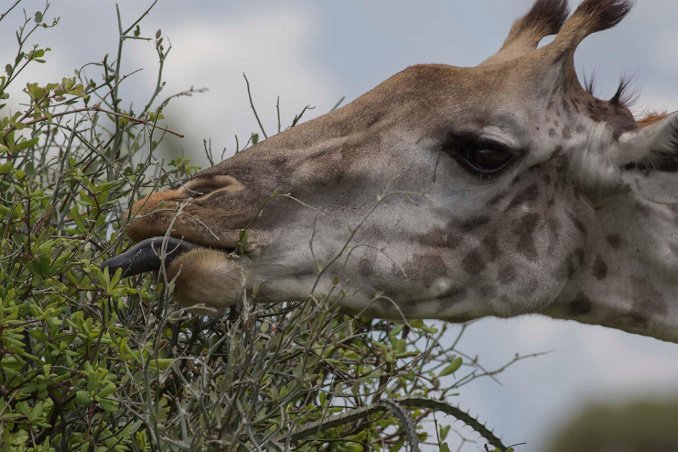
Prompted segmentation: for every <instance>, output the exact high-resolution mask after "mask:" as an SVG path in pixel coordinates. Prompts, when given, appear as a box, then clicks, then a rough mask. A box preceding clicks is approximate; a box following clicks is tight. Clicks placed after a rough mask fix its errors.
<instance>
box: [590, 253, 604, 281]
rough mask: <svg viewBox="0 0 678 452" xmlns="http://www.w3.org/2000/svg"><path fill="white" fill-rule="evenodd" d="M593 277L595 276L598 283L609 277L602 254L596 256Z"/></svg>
mask: <svg viewBox="0 0 678 452" xmlns="http://www.w3.org/2000/svg"><path fill="white" fill-rule="evenodd" d="M593 276H595V277H596V279H597V280H598V281H602V280H603V279H605V278H606V277H607V264H606V263H605V261H604V260H603V258H602V257H601V256H600V254H599V255H597V256H596V260H595V262H594V263H593Z"/></svg>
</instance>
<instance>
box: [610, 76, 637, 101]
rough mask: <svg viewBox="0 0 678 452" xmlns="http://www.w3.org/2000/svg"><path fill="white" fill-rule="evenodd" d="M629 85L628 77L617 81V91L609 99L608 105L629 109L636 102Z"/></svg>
mask: <svg viewBox="0 0 678 452" xmlns="http://www.w3.org/2000/svg"><path fill="white" fill-rule="evenodd" d="M630 85H631V79H630V78H629V77H622V78H621V80H619V85H618V86H617V91H616V92H615V93H614V96H612V98H611V99H610V103H611V104H613V105H620V106H622V107H626V108H629V107H630V106H631V105H633V103H634V101H635V100H636V95H635V94H634V93H633V92H632V91H631V90H630V88H629V86H630Z"/></svg>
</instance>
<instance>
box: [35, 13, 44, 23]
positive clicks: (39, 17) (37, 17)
mask: <svg viewBox="0 0 678 452" xmlns="http://www.w3.org/2000/svg"><path fill="white" fill-rule="evenodd" d="M34 19H35V23H36V24H39V23H40V22H42V12H40V11H36V12H35V17H34Z"/></svg>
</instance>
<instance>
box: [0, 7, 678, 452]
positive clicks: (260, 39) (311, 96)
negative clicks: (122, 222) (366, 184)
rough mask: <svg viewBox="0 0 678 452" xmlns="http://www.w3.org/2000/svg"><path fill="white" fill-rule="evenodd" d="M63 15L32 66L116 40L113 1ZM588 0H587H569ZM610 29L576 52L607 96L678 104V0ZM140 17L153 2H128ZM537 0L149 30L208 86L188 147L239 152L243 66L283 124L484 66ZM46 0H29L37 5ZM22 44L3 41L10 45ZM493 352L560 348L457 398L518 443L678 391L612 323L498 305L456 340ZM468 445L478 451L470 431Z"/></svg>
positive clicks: (172, 61) (668, 374) (193, 80)
mask: <svg viewBox="0 0 678 452" xmlns="http://www.w3.org/2000/svg"><path fill="white" fill-rule="evenodd" d="M54 3H55V4H54V5H53V8H52V12H53V14H56V15H59V16H61V17H62V21H61V23H60V25H59V26H58V28H57V29H55V30H52V31H49V32H45V33H44V34H43V35H42V36H44V38H40V40H41V42H45V43H49V44H50V46H51V47H52V48H53V52H52V55H51V56H50V57H49V64H48V65H46V66H45V67H41V68H40V71H35V72H33V73H28V74H26V79H27V80H28V79H30V80H33V79H43V80H45V81H46V80H50V81H51V80H53V79H60V77H61V76H62V75H64V74H70V73H72V69H74V68H76V67H79V66H81V65H82V64H84V63H86V62H89V61H91V60H96V59H99V58H100V57H101V56H102V55H103V54H105V53H111V54H113V53H114V51H115V47H116V33H117V30H116V21H115V6H114V3H113V2H112V1H109V0H98V1H96V2H84V1H73V0H60V1H58V2H54ZM573 3H575V4H576V3H578V2H573ZM638 3H639V4H638V5H637V6H636V8H635V9H634V11H633V12H632V13H631V15H630V16H629V17H628V18H627V20H625V21H624V22H623V23H622V24H621V25H619V26H618V27H617V28H615V29H614V30H611V31H608V32H605V33H600V34H597V35H594V36H591V37H589V38H588V39H587V40H586V41H585V42H584V43H583V44H582V45H581V47H580V48H579V50H578V52H577V67H578V70H579V73H580V75H582V74H591V73H593V72H595V73H596V80H597V81H598V93H599V94H600V96H601V97H604V96H605V95H612V93H613V92H614V90H615V89H616V84H617V81H618V79H619V77H620V76H621V75H623V74H625V75H630V76H632V77H633V83H632V87H633V88H634V90H635V91H636V92H637V93H639V95H640V97H639V100H638V102H637V103H636V106H635V107H634V108H635V111H636V112H637V113H642V112H643V111H646V110H652V109H657V110H671V111H672V110H675V109H678V83H676V79H677V78H678V56H677V55H676V52H675V50H674V49H676V48H678V29H676V27H675V19H676V18H677V17H678V2H675V1H672V0H643V1H642V2H638ZM119 4H120V8H121V10H122V12H123V18H124V19H126V20H130V19H132V18H133V17H136V15H137V14H138V12H140V11H141V10H143V9H144V6H145V5H147V4H148V3H147V2H140V1H136V0H135V1H132V0H123V1H120V2H119ZM530 4H531V0H448V1H432V0H429V1H385V0H380V1H376V0H375V1H357V0H356V1H351V0H342V1H334V2H330V1H320V0H318V1H315V2H284V1H283V2H266V1H262V2H256V3H254V2H240V1H238V2H235V1H227V2H216V1H213V2H209V1H203V2H180V1H170V0H167V1H161V2H160V3H159V5H158V6H157V7H156V9H155V10H154V11H153V12H152V14H151V15H150V17H149V18H148V20H147V21H145V22H144V23H145V26H144V27H143V29H144V30H145V31H146V32H147V34H153V33H154V32H155V30H156V29H157V28H162V30H163V35H164V36H168V37H169V39H170V40H171V42H172V45H173V50H172V52H171V54H170V57H169V60H168V62H167V72H166V74H167V80H168V86H167V88H166V93H167V94H169V93H172V92H174V91H179V90H182V89H185V88H188V87H190V86H195V87H208V88H209V90H210V91H209V92H208V93H206V94H202V95H197V96H195V97H193V98H190V99H182V100H180V101H179V102H177V103H175V104H173V106H172V107H171V109H170V111H169V112H168V117H169V118H170V119H171V120H174V121H175V123H174V124H173V128H175V129H177V130H180V131H181V132H182V133H185V134H186V138H185V139H184V140H182V141H181V143H180V145H181V146H182V147H183V149H184V151H185V152H186V153H187V154H190V153H193V152H195V151H196V150H198V153H199V152H200V151H199V150H200V149H201V148H202V140H203V138H211V140H212V143H213V147H214V148H215V149H221V148H222V147H226V148H227V154H229V153H230V152H232V151H233V146H234V139H233V135H234V134H236V133H237V134H239V135H240V136H241V137H247V136H249V134H250V132H252V131H256V130H257V126H256V122H255V120H254V118H253V116H252V115H251V113H250V110H249V104H248V101H247V95H246V92H245V89H244V81H243V79H242V73H243V72H246V73H247V75H248V78H249V79H250V81H251V82H252V87H253V94H254V99H255V102H256V104H257V106H258V109H259V112H260V115H261V116H262V118H263V119H264V124H265V127H266V128H267V129H268V130H269V131H270V132H273V131H274V130H275V123H276V119H275V103H276V97H277V96H280V105H281V111H282V114H283V124H289V122H290V121H291V119H292V118H293V117H294V115H295V114H296V113H298V112H299V111H300V110H301V109H302V108H303V106H304V105H307V104H310V105H314V106H316V108H315V110H312V111H311V114H310V115H309V116H308V117H309V118H310V117H313V116H314V115H319V114H322V113H324V112H326V111H328V110H329V109H330V108H331V107H332V106H333V105H334V103H335V102H336V101H337V100H338V99H339V98H341V97H342V96H346V99H347V101H350V100H351V99H354V98H355V97H357V96H358V95H360V94H362V93H363V92H365V91H367V90H368V89H370V88H372V87H373V86H375V85H377V84H378V83H379V82H381V81H382V80H384V79H385V78H387V77H388V76H390V75H392V74H394V73H395V72H397V71H399V70H401V69H403V68H405V67H406V66H408V65H411V64H416V63H433V62H435V63H447V64H454V65H459V66H470V65H475V64H477V63H479V62H480V61H482V60H483V59H485V58H486V57H487V56H489V55H490V54H491V53H493V52H494V51H496V49H497V48H498V47H499V46H500V44H501V42H502V41H503V39H504V37H505V35H506V33H507V31H508V29H509V27H510V25H511V23H512V21H513V20H514V19H515V18H516V17H518V16H519V15H520V14H521V13H523V12H524V11H526V10H527V9H528V8H529V6H530ZM41 5H42V2H41V1H33V0H28V1H26V3H25V7H26V8H27V9H29V10H33V9H37V8H39V7H40V6H41ZM15 23H16V21H14V22H11V21H10V22H8V23H6V24H5V23H3V25H2V27H0V42H3V43H6V42H11V41H9V40H8V39H11V34H10V33H11V31H12V28H11V26H12V25H13V24H15ZM129 49H130V53H129V54H128V55H127V56H128V58H129V59H128V66H127V68H128V69H129V70H132V69H137V68H141V67H143V68H145V69H144V70H143V71H142V72H141V73H139V74H138V75H136V76H134V77H133V78H131V79H130V81H129V83H128V84H127V86H126V87H125V92H123V94H126V95H127V97H128V98H131V99H138V100H137V101H136V102H138V103H141V102H142V99H141V98H139V96H140V94H142V93H148V92H149V91H150V90H151V88H152V83H153V80H154V76H155V74H154V68H155V66H156V63H157V62H156V57H155V55H154V52H153V51H152V48H151V46H148V45H145V44H143V43H133V44H132V45H131V46H130V48H129ZM11 51H12V48H11V46H8V45H4V44H3V45H2V46H0V57H2V58H3V60H6V59H7V58H8V57H9V56H10V55H11ZM460 348H462V349H463V350H464V351H466V352H467V353H469V354H472V355H476V354H477V355H480V356H481V359H482V360H483V361H484V362H485V363H486V365H488V366H490V367H491V366H492V365H498V364H502V363H503V362H505V361H507V360H510V359H511V357H512V356H513V355H514V354H515V353H521V354H526V353H532V352H539V351H547V350H553V352H551V353H550V354H548V355H547V356H544V357H541V358H537V359H533V360H529V361H525V362H521V363H519V364H517V365H515V366H514V367H512V368H510V369H509V370H508V371H507V372H506V373H504V374H503V375H502V376H501V377H500V380H501V383H502V384H501V385H498V384H497V383H495V382H493V381H490V380H486V381H482V382H478V383H477V384H473V385H470V386H468V387H466V388H465V389H464V391H463V392H462V395H461V396H460V403H461V404H462V405H463V406H465V407H470V408H472V410H473V412H474V413H477V414H479V415H480V416H481V417H482V418H484V419H486V420H487V421H488V422H489V424H490V425H491V426H494V427H495V428H496V429H497V431H498V432H500V433H502V434H503V435H504V439H505V440H506V442H508V443H517V442H524V441H525V442H528V445H527V446H524V447H522V448H521V449H519V450H522V451H535V450H539V444H540V441H541V440H542V438H543V436H544V435H545V434H547V433H548V432H549V431H550V429H551V428H552V427H553V426H554V425H555V424H557V422H558V421H559V420H562V419H564V418H565V417H566V416H567V415H569V414H570V413H572V412H573V411H576V409H577V407H578V406H580V405H581V404H582V403H583V402H586V401H590V400H623V399H625V398H628V397H632V396H634V395H643V394H647V395H650V396H655V397H663V396H664V395H665V394H667V393H669V392H671V393H672V394H676V393H678V346H676V345H673V344H665V343H661V342H659V341H656V340H653V339H648V338H643V337H640V336H633V335H629V334H624V333H621V332H617V331H614V330H609V329H605V328H601V327H593V326H584V325H577V324H574V323H571V322H561V321H555V320H550V319H545V318H539V317H527V318H521V319H511V320H496V319H488V320H483V321H480V322H477V323H476V324H474V325H473V326H472V327H471V328H470V330H469V332H468V334H467V335H466V336H465V337H464V339H463V341H462V344H461V346H460ZM465 450H476V446H469V447H468V448H467V449H465Z"/></svg>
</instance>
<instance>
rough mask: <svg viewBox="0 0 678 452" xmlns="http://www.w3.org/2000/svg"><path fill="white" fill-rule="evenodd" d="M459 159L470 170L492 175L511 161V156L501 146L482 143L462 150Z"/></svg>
mask: <svg viewBox="0 0 678 452" xmlns="http://www.w3.org/2000/svg"><path fill="white" fill-rule="evenodd" d="M461 157H462V159H463V160H464V163H466V164H467V165H468V166H470V167H471V169H473V170H476V171H478V172H480V173H483V174H494V173H496V172H498V171H500V170H502V169H503V168H504V167H505V166H506V165H507V164H508V163H509V162H510V161H511V158H512V155H511V153H510V152H509V151H508V150H507V149H506V148H504V147H503V146H497V145H496V144H486V143H483V144H480V145H479V146H472V147H469V148H467V149H464V150H463V151H462V152H461Z"/></svg>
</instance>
